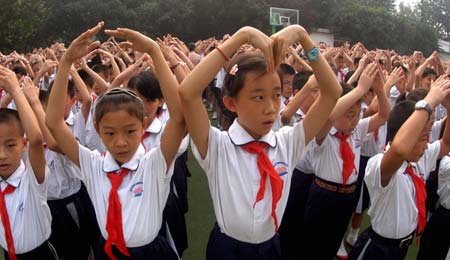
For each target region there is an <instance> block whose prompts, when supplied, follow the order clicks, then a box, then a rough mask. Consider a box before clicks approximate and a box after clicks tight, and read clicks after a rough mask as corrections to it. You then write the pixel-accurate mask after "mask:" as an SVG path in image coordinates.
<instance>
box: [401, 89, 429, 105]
mask: <svg viewBox="0 0 450 260" xmlns="http://www.w3.org/2000/svg"><path fill="white" fill-rule="evenodd" d="M427 94H428V89H425V88H415V89H413V90H412V91H411V92H409V93H403V94H401V95H400V96H398V98H397V100H396V103H398V102H401V101H403V100H411V101H414V102H417V101H419V100H422V99H424V98H425V97H426V96H427Z"/></svg>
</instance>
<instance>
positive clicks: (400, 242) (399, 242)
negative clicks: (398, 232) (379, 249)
mask: <svg viewBox="0 0 450 260" xmlns="http://www.w3.org/2000/svg"><path fill="white" fill-rule="evenodd" d="M371 230H372V232H371V233H372V236H371V238H372V239H373V240H378V241H382V242H384V243H385V244H389V245H392V246H395V247H398V248H405V247H408V246H409V245H410V244H411V242H412V240H413V238H414V233H415V232H416V231H415V230H414V231H413V232H412V233H411V234H409V235H407V236H406V237H404V238H399V239H393V238H386V237H383V236H380V235H378V234H377V233H376V232H375V231H373V229H372V228H371Z"/></svg>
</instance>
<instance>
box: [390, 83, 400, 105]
mask: <svg viewBox="0 0 450 260" xmlns="http://www.w3.org/2000/svg"><path fill="white" fill-rule="evenodd" d="M389 94H390V95H389V103H390V104H391V108H393V107H394V106H395V104H396V103H397V98H398V97H399V96H400V94H401V93H400V91H399V90H398V89H397V87H396V86H393V87H392V88H391V90H390V92H389Z"/></svg>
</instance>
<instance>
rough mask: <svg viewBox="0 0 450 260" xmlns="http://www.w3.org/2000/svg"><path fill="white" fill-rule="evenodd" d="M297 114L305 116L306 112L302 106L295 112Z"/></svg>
mask: <svg viewBox="0 0 450 260" xmlns="http://www.w3.org/2000/svg"><path fill="white" fill-rule="evenodd" d="M295 113H296V114H297V115H299V116H301V117H302V118H303V117H305V113H304V112H303V110H302V109H301V108H299V109H298V110H297V112H295Z"/></svg>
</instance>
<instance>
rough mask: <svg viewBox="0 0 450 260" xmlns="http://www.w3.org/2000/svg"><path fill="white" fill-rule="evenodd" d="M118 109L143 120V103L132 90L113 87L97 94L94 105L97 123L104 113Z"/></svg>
mask: <svg viewBox="0 0 450 260" xmlns="http://www.w3.org/2000/svg"><path fill="white" fill-rule="evenodd" d="M119 110H125V111H126V112H128V114H130V115H131V116H134V117H136V118H137V119H138V120H139V121H141V122H144V115H145V112H144V103H143V102H142V100H141V99H140V98H139V97H138V96H136V94H135V93H134V92H132V91H131V90H128V89H124V88H113V89H111V90H109V91H107V92H105V93H104V94H102V95H100V96H99V98H98V99H97V101H96V105H95V112H94V120H95V122H96V123H97V125H98V124H99V123H100V121H101V119H102V118H103V116H105V114H106V113H108V112H116V111H119Z"/></svg>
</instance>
